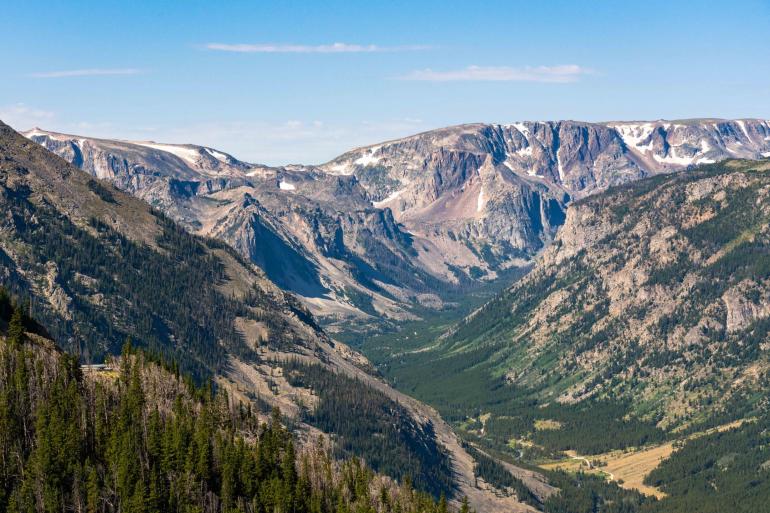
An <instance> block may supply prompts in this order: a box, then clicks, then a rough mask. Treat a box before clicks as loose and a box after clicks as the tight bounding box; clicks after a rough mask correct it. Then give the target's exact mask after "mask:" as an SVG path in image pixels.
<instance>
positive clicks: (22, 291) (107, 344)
mask: <svg viewBox="0 0 770 513" xmlns="http://www.w3.org/2000/svg"><path fill="white" fill-rule="evenodd" d="M0 155H2V157H3V158H2V160H1V161H0V209H1V210H2V212H3V215H2V217H1V218H0V279H1V280H2V283H3V284H4V285H5V286H6V287H7V288H8V289H9V290H11V291H12V292H13V293H14V294H15V295H17V296H19V297H22V298H25V300H27V301H28V302H29V305H28V308H29V309H30V311H32V312H33V314H34V315H35V316H36V317H37V318H39V319H41V321H42V322H43V323H44V324H45V325H46V326H47V327H48V328H49V330H50V332H51V335H52V336H53V338H54V339H55V340H56V341H58V342H59V343H61V344H62V345H63V347H65V349H68V350H71V351H75V352H77V353H79V354H80V355H82V357H83V358H84V359H86V360H92V361H100V360H101V359H102V358H104V356H105V355H107V354H114V353H116V352H119V351H120V346H121V344H122V342H123V340H124V339H125V338H126V337H127V336H128V335H130V336H131V337H132V338H133V339H134V341H135V343H136V344H137V345H138V346H140V347H145V348H148V349H151V350H152V351H154V352H158V353H161V354H163V355H164V356H165V357H166V358H168V359H174V360H175V361H177V362H178V363H179V365H180V366H181V367H182V369H184V370H185V371H187V372H192V373H193V374H194V375H195V376H196V377H198V378H203V377H205V376H210V375H212V374H213V373H215V372H217V370H218V369H221V367H222V366H223V365H224V364H225V362H226V359H227V356H226V355H228V354H232V355H237V356H239V357H241V358H247V359H248V358H254V353H253V347H254V342H255V341H246V340H245V339H244V337H243V335H242V333H241V332H239V330H238V329H237V328H236V320H237V319H239V318H240V319H242V320H248V321H251V322H255V323H259V324H260V326H262V332H263V334H264V335H265V336H264V337H263V338H264V340H262V342H265V343H268V344H271V345H273V346H281V345H282V344H289V345H292V344H296V343H299V342H301V341H303V340H305V341H310V340H312V339H313V338H314V337H317V336H319V334H318V333H316V328H315V327H314V326H313V325H312V322H311V323H305V322H303V321H302V319H301V318H300V317H302V316H303V313H302V312H301V311H300V310H301V309H298V306H297V305H296V302H293V301H291V298H288V297H285V295H284V294H283V292H281V291H280V290H279V289H278V288H277V287H275V286H274V285H272V284H271V283H270V282H269V281H267V280H266V279H265V278H264V276H263V274H262V273H261V272H260V271H259V270H258V269H257V268H256V267H254V266H253V265H251V264H248V263H246V262H244V261H243V260H241V259H240V258H239V257H238V256H237V255H236V254H235V252H234V251H232V250H231V249H229V247H227V246H226V245H224V244H222V243H218V242H214V241H212V240H206V239H202V238H199V237H195V236H192V235H190V234H189V233H187V232H186V231H184V230H183V229H182V228H181V227H179V226H178V225H176V224H175V223H173V222H172V221H170V220H168V219H167V218H165V217H164V216H163V215H162V214H160V213H159V212H157V211H155V210H153V209H152V208H150V207H149V206H148V205H146V204H145V203H143V202H141V201H139V200H137V199H135V198H133V197H131V196H129V195H127V194H124V193H122V192H120V191H118V190H116V189H114V188H113V187H112V186H110V185H108V184H106V183H103V182H100V181H97V180H95V179H93V178H91V177H90V176H88V175H87V174H86V173H84V172H82V171H80V170H78V169H77V168H75V167H73V166H71V165H69V164H67V163H66V162H64V161H63V160H61V159H60V158H58V157H56V156H54V155H53V154H51V153H49V152H47V151H45V150H43V149H42V148H41V147H39V146H38V145H36V144H34V143H32V142H30V141H28V140H26V139H25V138H24V137H22V136H20V135H19V134H17V133H15V132H14V131H13V130H11V129H10V128H8V127H7V126H5V125H2V124H0ZM247 342H248V343H247Z"/></svg>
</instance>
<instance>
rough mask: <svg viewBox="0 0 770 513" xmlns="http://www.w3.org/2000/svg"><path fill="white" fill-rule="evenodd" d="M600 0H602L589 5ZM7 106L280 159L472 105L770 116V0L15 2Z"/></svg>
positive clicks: (395, 130)
mask: <svg viewBox="0 0 770 513" xmlns="http://www.w3.org/2000/svg"><path fill="white" fill-rule="evenodd" d="M589 6H590V7H589ZM2 11H3V13H2V16H1V17H0V47H2V49H3V50H2V52H1V53H0V55H2V57H0V59H2V67H1V68H0V69H1V70H2V71H0V119H2V120H4V121H6V122H8V123H10V124H11V125H12V126H13V127H14V128H17V129H26V128H31V127H32V126H36V125H37V126H40V127H41V128H46V129H52V130H58V131H63V132H68V133H78V134H83V135H91V136H100V137H116V138H124V139H143V140H145V139H152V140H156V141H162V142H190V143H197V144H204V145H208V146H213V147H215V148H219V149H222V150H224V151H228V152H230V153H232V154H233V155H235V156H236V157H239V158H241V159H244V160H249V161H253V162H263V163H268V164H286V163H294V162H302V163H320V162H323V161H326V160H328V159H330V158H332V157H334V156H335V155H337V154H340V153H342V152H344V151H345V150H347V149H350V148H352V147H355V146H359V145H363V144H370V143H376V142H378V141H381V140H386V139H391V138H395V137H399V136H404V135H409V134H411V133H416V132H420V131H424V130H428V129H431V128H437V127H441V126H446V125H452V124H459V123H469V122H502V123H504V122H513V121H518V120H552V119H579V120H587V121H602V120H615V119H658V118H687V117H706V116H708V117H712V116H713V117H762V118H770V58H768V53H769V52H768V50H769V47H768V42H767V37H768V33H770V1H768V0H746V1H737V0H736V1H733V2H729V3H728V2H712V1H699V2H695V1H692V2H687V1H678V2H676V1H667V2H664V1H654V0H653V1H644V2H621V1H617V2H616V1H602V0H594V1H590V0H584V1H573V2H567V1H535V0H530V1H528V2H517V1H508V2H492V1H490V2H453V1H443V2H438V1H436V2H433V1H422V2H420V1H416V0H415V1H412V2H401V1H389V2H341V1H325V2H300V1H295V2H290V1H285V2H254V1H249V2H246V1H235V0H231V1H223V2H213V1H210V2H202V1H193V0H188V1H179V2H170V1H142V0H134V1H132V2H118V1H107V0H103V1H100V2H86V1H78V0H70V1H60V2H54V1H42V0H41V1H37V2H21V1H17V2H12V1H8V2H4V5H3V8H2Z"/></svg>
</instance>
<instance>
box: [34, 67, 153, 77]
mask: <svg viewBox="0 0 770 513" xmlns="http://www.w3.org/2000/svg"><path fill="white" fill-rule="evenodd" d="M140 73H144V70H141V69H137V68H88V69H69V70H60V71H42V72H39V73H32V74H30V75H29V76H30V77H33V78H66V77H100V76H110V75H139V74H140Z"/></svg>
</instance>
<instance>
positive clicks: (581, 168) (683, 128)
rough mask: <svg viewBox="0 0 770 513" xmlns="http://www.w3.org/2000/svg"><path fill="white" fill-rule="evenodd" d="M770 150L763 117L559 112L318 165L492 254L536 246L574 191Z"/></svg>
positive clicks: (419, 227) (413, 218) (437, 134)
mask: <svg viewBox="0 0 770 513" xmlns="http://www.w3.org/2000/svg"><path fill="white" fill-rule="evenodd" d="M767 156H770V124H768V122H767V121H764V120H754V119H746V120H734V121H727V120H711V119H704V120H687V121H670V122H669V121H656V122H613V123H582V122H574V121H559V122H522V123H513V124H510V125H484V124H474V125H462V126H457V127H450V128H444V129H439V130H433V131H430V132H426V133H423V134H419V135H415V136H412V137H407V138H404V139H399V140H397V141H391V142H388V143H384V144H378V145H376V146H368V147H365V148H360V149H357V150H354V151H351V152H349V153H346V154H344V155H342V156H340V157H338V158H336V159H334V160H332V161H331V162H329V163H327V164H325V165H323V166H322V167H323V169H325V170H326V171H328V172H330V173H335V174H342V175H347V174H352V175H355V176H356V177H358V178H359V180H360V181H361V183H362V185H363V186H364V187H365V188H366V190H367V191H368V192H369V193H370V195H371V197H372V199H373V201H374V204H375V205H377V206H379V207H389V208H391V209H392V210H393V212H394V215H395V218H396V219H397V220H398V221H400V222H402V223H404V225H405V226H406V228H407V229H409V230H410V231H411V232H414V233H416V234H420V235H421V236H424V237H426V238H428V239H429V240H430V239H433V238H436V237H445V236H446V237H449V238H452V239H453V240H457V241H460V242H461V243H462V245H465V246H468V247H470V248H473V249H474V250H475V251H478V250H479V249H480V248H485V249H486V250H487V251H486V255H487V258H484V259H483V260H484V261H485V263H487V264H489V263H490V262H497V263H499V261H501V260H502V261H509V260H510V259H511V257H512V256H526V257H528V256H531V255H532V254H533V252H535V251H537V250H538V249H540V248H541V247H542V246H543V244H544V242H546V241H549V240H550V239H551V238H552V236H553V234H554V233H555V230H556V228H558V226H559V225H560V224H561V222H562V221H563V215H564V214H563V213H564V208H565V205H566V203H567V202H568V201H569V200H570V198H573V199H574V198H580V197H585V196H587V195H590V194H593V193H595V192H598V191H602V190H605V189H607V188H608V187H610V186H613V185H618V184H623V183H627V182H630V181H633V180H638V179H640V178H643V177H646V176H650V175H654V174H659V173H666V172H671V171H676V170H680V169H684V168H686V167H688V166H691V165H697V164H703V163H713V162H717V161H720V160H723V159H725V158H736V157H737V158H749V159H759V158H763V157H767ZM489 257H492V258H489Z"/></svg>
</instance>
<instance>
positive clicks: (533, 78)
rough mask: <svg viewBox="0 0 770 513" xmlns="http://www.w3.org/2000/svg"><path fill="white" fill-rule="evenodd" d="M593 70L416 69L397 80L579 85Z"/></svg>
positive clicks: (573, 66) (572, 67)
mask: <svg viewBox="0 0 770 513" xmlns="http://www.w3.org/2000/svg"><path fill="white" fill-rule="evenodd" d="M589 73H591V70H589V69H587V68H584V67H582V66H578V65H577V64H565V65H561V66H524V67H520V68H514V67H509V66H468V67H467V68H464V69H460V70H451V71H435V70H432V69H424V70H415V71H412V72H411V73H409V74H407V75H404V76H401V77H398V78H399V79H401V80H421V81H426V82H456V81H467V82H470V81H474V82H555V83H566V82H576V81H577V80H579V79H580V77H581V76H583V75H586V74H589Z"/></svg>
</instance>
